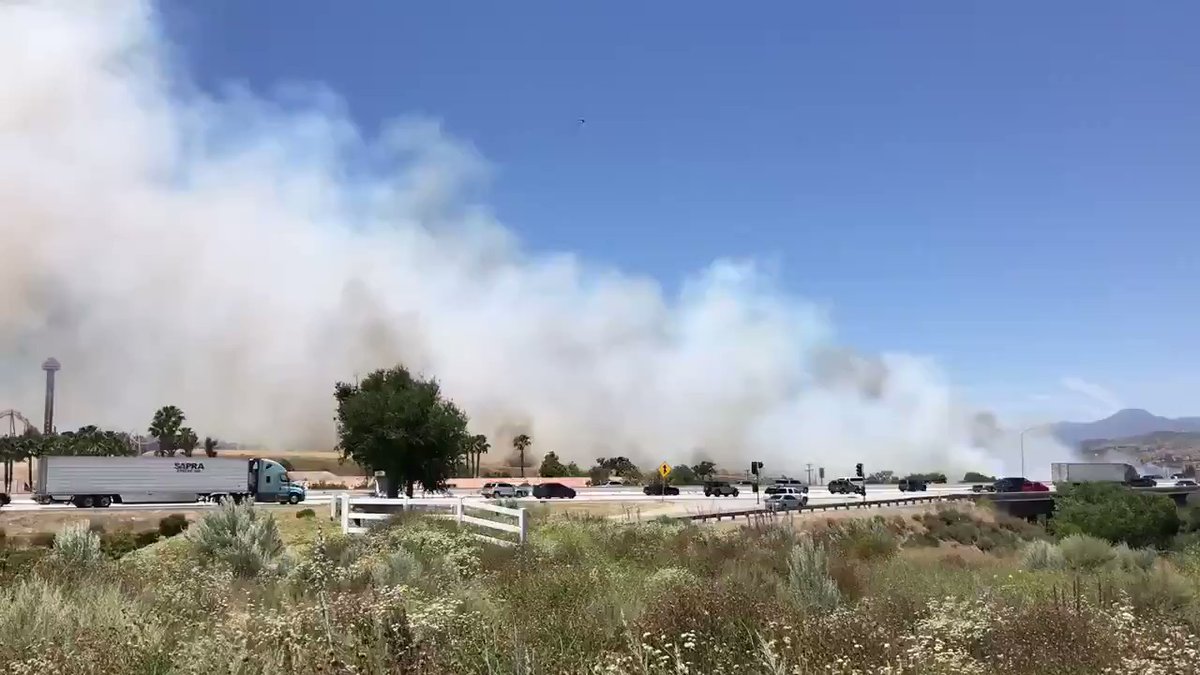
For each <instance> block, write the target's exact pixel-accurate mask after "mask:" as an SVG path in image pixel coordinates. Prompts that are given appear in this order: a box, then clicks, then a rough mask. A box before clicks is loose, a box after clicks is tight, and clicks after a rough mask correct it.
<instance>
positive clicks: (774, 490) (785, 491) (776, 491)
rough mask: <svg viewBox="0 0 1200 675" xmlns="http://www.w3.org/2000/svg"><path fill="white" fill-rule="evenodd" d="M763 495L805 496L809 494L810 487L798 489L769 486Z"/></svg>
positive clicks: (785, 486)
mask: <svg viewBox="0 0 1200 675" xmlns="http://www.w3.org/2000/svg"><path fill="white" fill-rule="evenodd" d="M763 494H767V495H805V494H808V486H801V487H796V486H793V485H768V486H767V489H766V490H763Z"/></svg>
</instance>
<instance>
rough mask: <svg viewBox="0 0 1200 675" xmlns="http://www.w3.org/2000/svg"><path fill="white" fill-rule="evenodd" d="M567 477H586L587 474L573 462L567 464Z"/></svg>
mask: <svg viewBox="0 0 1200 675" xmlns="http://www.w3.org/2000/svg"><path fill="white" fill-rule="evenodd" d="M567 475H568V476H586V475H587V472H585V471H584V470H583V469H581V468H579V465H578V464H576V463H575V462H571V463H569V464H567Z"/></svg>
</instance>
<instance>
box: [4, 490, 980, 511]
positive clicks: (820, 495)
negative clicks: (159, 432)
mask: <svg viewBox="0 0 1200 675" xmlns="http://www.w3.org/2000/svg"><path fill="white" fill-rule="evenodd" d="M738 489H739V490H740V493H739V495H738V496H737V497H705V496H704V492H703V490H702V489H701V488H699V487H684V488H682V489H681V490H680V494H679V495H672V496H669V497H666V498H663V497H659V496H648V495H646V494H644V493H643V492H642V490H641V488H638V487H628V488H619V487H608V486H606V487H596V488H581V489H579V490H577V491H576V493H577V496H576V497H575V498H574V499H571V500H566V499H551V500H538V499H534V498H532V497H524V498H521V499H517V500H513V501H517V502H520V503H523V504H536V503H539V501H540V502H543V503H548V504H557V503H572V502H574V503H578V502H608V503H622V502H624V503H630V504H651V503H659V502H668V503H674V504H678V505H680V506H681V507H684V508H687V509H688V510H689V511H691V510H693V509H695V510H696V511H697V512H699V511H705V512H715V511H728V510H736V509H746V508H753V506H754V505H755V503H756V501H761V500H763V499H765V498H766V495H760V496H759V499H758V500H756V498H755V494H754V493H753V492H750V491H749V490H743V489H742V488H741V486H739V488H738ZM353 492H354V494H357V495H366V492H365V491H353ZM961 492H970V487H969V486H962V485H936V486H935V485H931V486H929V490H928V491H927V492H915V493H908V492H900V490H899V489H897V488H896V487H895V486H894V485H891V486H889V485H871V486H867V495H866V501H878V500H883V499H895V498H897V497H901V496H906V495H912V496H921V495H938V494H953V493H961ZM336 494H340V493H339V492H337V491H334V490H314V491H312V492H310V493H309V496H308V499H307V500H306V501H305V502H303V504H302V506H310V507H313V508H316V507H322V506H324V507H327V506H328V505H329V502H330V500H331V499H333V497H334V495H336ZM418 496H421V495H420V494H419V493H418ZM430 496H432V495H430ZM457 498H462V499H465V500H469V501H477V500H478V501H482V500H483V499H484V498H483V497H482V496H481V495H479V494H478V493H477V492H475V491H470V490H451V491H450V496H448V497H446V499H447V501H450V500H453V499H457ZM809 500H810V501H811V502H812V503H816V504H837V503H847V502H855V501H862V500H863V497H861V496H859V495H841V494H838V495H834V494H830V493H829V491H828V490H827V489H826V488H824V487H816V486H814V487H813V488H811V490H810V491H809ZM505 501H508V500H505ZM260 506H264V507H267V508H278V506H279V505H276V504H260ZM215 507H216V505H215V504H210V503H204V502H174V503H165V504H114V505H112V506H111V507H109V508H108V509H105V511H118V510H126V511H138V510H171V509H180V510H183V509H188V510H194V509H210V508H215ZM63 509H75V507H74V506H72V505H70V504H45V505H43V504H36V503H34V502H33V501H32V500H31V499H30V498H29V497H28V496H17V497H14V499H13V501H12V503H11V504H9V505H8V506H5V507H3V509H0V513H3V512H30V511H34V512H36V511H46V512H52V511H61V510H63ZM79 510H82V509H79Z"/></svg>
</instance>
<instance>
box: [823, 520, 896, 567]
mask: <svg viewBox="0 0 1200 675" xmlns="http://www.w3.org/2000/svg"><path fill="white" fill-rule="evenodd" d="M834 545H835V546H836V547H837V548H838V549H839V550H840V551H842V552H843V553H845V554H846V555H848V556H850V557H852V558H856V559H858V560H875V559H882V558H890V557H891V556H893V555H895V554H896V551H898V550H899V549H900V541H899V538H898V537H897V536H896V535H895V534H893V533H892V531H891V530H890V529H888V526H887V523H886V522H884V521H883V519H878V520H876V519H871V520H857V519H854V520H846V521H843V522H842V524H841V525H840V526H839V527H838V531H837V534H836V535H835V536H834Z"/></svg>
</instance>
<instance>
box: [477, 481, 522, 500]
mask: <svg viewBox="0 0 1200 675" xmlns="http://www.w3.org/2000/svg"><path fill="white" fill-rule="evenodd" d="M479 494H481V495H483V496H484V497H489V498H491V499H500V498H503V497H515V496H517V488H516V486H514V485H513V484H512V483H484V484H483V489H482V490H480V491H479Z"/></svg>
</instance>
